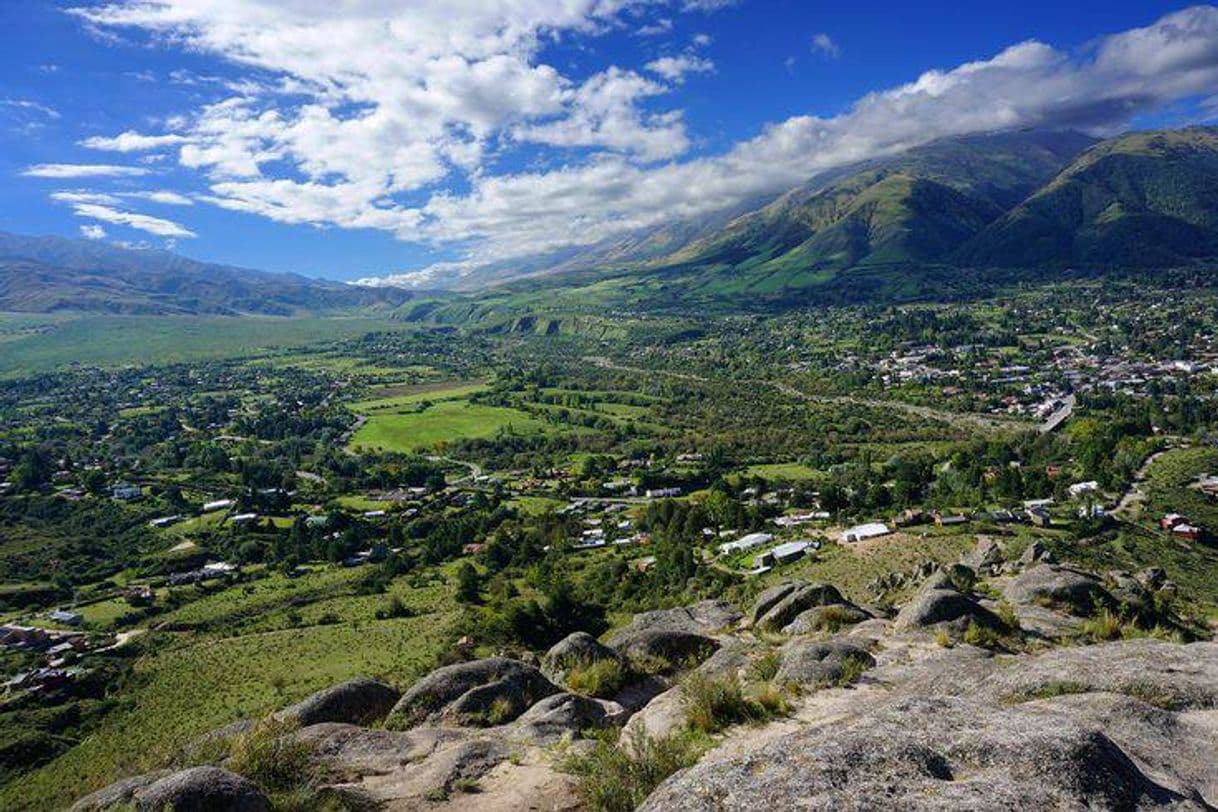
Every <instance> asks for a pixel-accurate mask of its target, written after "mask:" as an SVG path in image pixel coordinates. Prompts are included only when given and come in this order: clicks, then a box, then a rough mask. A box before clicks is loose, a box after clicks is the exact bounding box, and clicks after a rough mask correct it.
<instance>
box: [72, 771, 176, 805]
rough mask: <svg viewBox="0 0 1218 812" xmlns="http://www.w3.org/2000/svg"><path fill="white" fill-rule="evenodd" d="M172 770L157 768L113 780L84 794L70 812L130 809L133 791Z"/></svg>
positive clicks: (133, 797) (170, 772)
mask: <svg viewBox="0 0 1218 812" xmlns="http://www.w3.org/2000/svg"><path fill="white" fill-rule="evenodd" d="M172 774H173V771H172V770H157V771H156V772H151V773H147V774H146V775H136V776H132V777H131V778H124V779H122V780H119V781H115V782H114V783H113V784H111V785H110V786H108V787H104V788H102V789H99V790H98V791H97V792H94V793H92V794H90V795H86V796H85V797H83V798H81V799H80V800H79V801H77V802H76V803H74V804H73V805H72V812H100V810H105V809H130V808H131V807H132V806H134V804H135V793H136V792H137V791H138V790H141V789H143V788H144V787H147V786H150V785H152V784H155V783H156V782H157V781H160V780H161V779H162V778H164V777H165V776H167V775H172Z"/></svg>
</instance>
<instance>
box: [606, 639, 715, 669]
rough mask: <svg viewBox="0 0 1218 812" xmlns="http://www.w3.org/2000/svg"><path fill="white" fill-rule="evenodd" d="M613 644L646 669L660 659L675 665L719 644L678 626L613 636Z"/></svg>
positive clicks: (700, 656)
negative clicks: (682, 629)
mask: <svg viewBox="0 0 1218 812" xmlns="http://www.w3.org/2000/svg"><path fill="white" fill-rule="evenodd" d="M614 647H615V648H616V649H617V650H618V651H619V652H621V653H622V654H623V655H625V656H626V658H627V659H629V660H630V661H631V662H634V663H636V664H638V665H640V666H641V667H643V668H644V669H646V670H650V668H651V666H653V665H654V664H663V663H667V664H668V665H670V666H671V667H673V668H678V669H679V668H682V667H684V666H686V665H689V664H691V663H693V664H697V663H699V662H701V661H702V660H705V659H706V658H707V657H709V656H711V654H713V653H714V652H715V650H716V649H718V648H719V641H717V640H715V639H714V638H712V637H707V636H705V635H702V634H697V633H695V632H686V631H680V630H678V629H643V630H639V631H635V632H632V633H631V634H629V635H624V636H618V637H615V638H614ZM664 670H667V669H664Z"/></svg>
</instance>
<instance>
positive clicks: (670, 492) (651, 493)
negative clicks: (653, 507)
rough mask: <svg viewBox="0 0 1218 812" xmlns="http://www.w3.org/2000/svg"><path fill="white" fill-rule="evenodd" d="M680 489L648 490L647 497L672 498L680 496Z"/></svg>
mask: <svg viewBox="0 0 1218 812" xmlns="http://www.w3.org/2000/svg"><path fill="white" fill-rule="evenodd" d="M680 495H681V489H680V488H648V489H647V492H646V496H647V498H648V499H666V498H668V497H670V496H680Z"/></svg>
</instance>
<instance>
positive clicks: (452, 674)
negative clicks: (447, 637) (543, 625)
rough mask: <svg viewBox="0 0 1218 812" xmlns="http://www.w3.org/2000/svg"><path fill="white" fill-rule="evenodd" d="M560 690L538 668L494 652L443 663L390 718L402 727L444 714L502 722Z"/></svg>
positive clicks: (450, 718)
mask: <svg viewBox="0 0 1218 812" xmlns="http://www.w3.org/2000/svg"><path fill="white" fill-rule="evenodd" d="M558 692H559V689H558V687H557V686H555V685H554V684H553V683H551V682H550V681H549V680H548V679H546V678H545V676H544V675H543V674H542V673H541V672H540V671H539V670H537V668H535V667H534V666H531V665H529V664H527V663H523V662H520V661H519V660H512V659H508V658H506V657H490V658H488V659H485V660H474V661H472V662H468V663H457V664H456V665H449V666H445V667H443V668H438V669H436V670H435V671H433V672H431V673H430V674H428V675H427V676H426V677H423V678H422V679H421V680H419V681H418V682H416V683H415V684H414V685H412V686H411V687H410V689H409V690H408V691H406V693H405V694H403V695H402V698H401V699H400V700H399V701H398V703H397V704H396V705H394V707H393V710H392V711H391V712H390V714H389V717H388V718H387V719H386V720H385V724H386V726H387V727H391V728H398V729H401V728H407V727H411V726H413V725H417V724H420V723H421V722H424V721H439V720H441V719H442V720H444V721H446V722H448V723H455V724H470V723H473V724H479V723H494V724H498V723H502V722H508V721H511V720H512V719H514V718H516V716H519V715H520V714H521V713H523V712H524V711H525V710H526V709H527V708H528V707H530V706H531V705H533V704H534V703H535V702H537V701H538V700H540V699H543V698H544V697H547V696H549V695H551V694H556V693H558ZM492 709H494V712H493V713H492ZM492 717H494V718H492Z"/></svg>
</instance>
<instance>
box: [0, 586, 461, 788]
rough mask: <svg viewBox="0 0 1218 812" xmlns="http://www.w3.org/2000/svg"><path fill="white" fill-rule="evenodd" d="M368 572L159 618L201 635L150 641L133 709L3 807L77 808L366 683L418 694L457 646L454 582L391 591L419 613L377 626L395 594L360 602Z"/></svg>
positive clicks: (131, 691)
mask: <svg viewBox="0 0 1218 812" xmlns="http://www.w3.org/2000/svg"><path fill="white" fill-rule="evenodd" d="M361 574H362V573H361V571H360V570H345V569H335V568H323V569H320V570H318V571H316V572H314V573H311V574H309V575H305V576H302V577H300V578H297V579H287V578H284V577H283V576H279V575H275V576H271V577H269V578H266V579H263V580H260V581H256V582H254V583H250V584H238V585H235V586H233V587H230V588H228V589H226V590H223V591H221V592H218V593H215V594H212V595H208V596H206V597H202V598H200V599H198V600H195V601H193V602H191V603H190V604H187V605H186V606H184V607H182V608H181V609H179V610H176V611H175V612H172V613H169V614H167V615H162V616H160V617H158V618H157V622H158V623H159V622H161V621H163V620H173V621H176V622H178V623H181V624H186V625H193V626H195V627H197V628H198V629H200V630H201V631H195V632H186V633H182V632H179V633H172V634H170V633H154V634H152V635H150V636H148V637H147V638H145V639H143V640H142V641H141V645H144V646H145V647H146V649H145V650H146V653H145V654H143V655H142V656H140V657H139V659H138V660H136V662H135V663H134V666H133V668H134V674H133V678H132V679H131V680H130V683H129V685H128V688H127V690H125V692H124V697H125V701H124V702H123V703H122V704H121V705H120V706H119V707H118V708H117V709H115V710H114V711H113V712H111V713H110V714H109V715H107V716H105V717H104V718H103V720H102V722H101V724H100V725H99V727H98V728H97V729H96V730H94V731H93V732H92V733H91V734H90V735H89V736H88V737H87V738H86V739H85V740H84V741H83V742H82V743H81V744H80V745H78V746H77V747H75V748H73V749H72V750H71V751H69V752H68V753H66V754H65V755H63V756H61V757H60V758H58V759H56V760H55V761H52V762H50V763H49V764H47V765H45V766H44V767H42V768H41V769H38V770H36V771H34V772H32V773H30V774H28V775H26V776H23V777H22V778H21V780H19V781H15V782H12V783H11V784H9V785H7V786H5V787H4V788H3V789H2V790H0V809H13V810H20V809H51V808H53V809H61V808H67V807H68V806H69V805H70V804H71V802H72V801H73V800H74V799H75V797H76V796H77V795H79V794H82V793H83V792H85V791H87V790H91V789H96V788H100V787H102V786H105V785H106V784H108V783H110V782H112V781H114V780H115V779H117V778H119V777H121V776H124V775H133V774H137V773H140V772H144V771H147V770H149V769H152V768H155V767H159V766H162V765H164V764H165V763H167V762H169V761H171V760H173V759H174V757H175V756H176V754H178V753H179V752H180V750H181V748H182V747H183V746H185V745H187V744H189V743H190V742H192V741H194V740H195V739H197V738H198V737H199V736H201V735H202V734H204V733H206V732H207V731H209V730H212V729H214V728H216V727H219V726H221V725H224V724H227V723H229V722H232V721H235V720H237V719H241V718H257V717H260V716H262V715H265V714H266V713H269V712H270V711H272V710H275V709H278V708H280V707H283V706H285V705H288V704H290V703H291V702H294V701H296V700H298V699H301V698H302V697H304V696H307V695H308V694H310V693H312V692H314V691H317V690H320V689H321V688H325V687H328V686H330V685H334V684H336V683H338V682H341V681H343V680H345V679H350V678H351V677H354V676H358V675H364V676H371V677H375V678H379V679H383V680H386V681H388V682H390V683H393V684H395V685H397V686H399V687H401V688H405V687H407V686H409V685H410V684H411V682H413V680H415V679H416V678H418V677H419V676H420V675H422V674H423V673H424V672H425V671H427V670H428V669H429V668H431V667H433V666H434V663H435V658H436V656H437V655H438V654H439V652H440V651H441V650H442V649H443V648H444V646H445V645H447V644H449V643H451V638H452V635H453V633H454V631H455V628H456V627H455V624H456V619H457V617H458V612H457V609H456V607H455V605H454V604H453V603H452V601H451V598H450V595H449V586H448V585H447V583H446V582H445V581H444V580H433V581H432V582H431V584H430V585H427V586H421V587H419V588H412V587H410V586H409V585H407V584H406V583H404V582H398V583H396V584H394V585H393V587H391V590H390V593H391V594H392V595H396V596H398V597H400V598H401V599H402V601H403V603H405V604H406V605H407V606H409V607H410V609H411V610H412V611H413V612H414V613H415V615H414V616H412V617H408V618H399V619H392V620H377V619H376V618H375V612H376V610H377V609H379V608H381V607H383V606H385V605H386V604H387V603H388V601H389V598H390V595H389V594H385V595H354V594H351V593H350V592H349V590H348V589H347V587H348V586H350V585H351V583H352V582H354V581H355V580H356V579H357V578H358V577H360V575H361ZM127 700H129V701H127Z"/></svg>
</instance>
